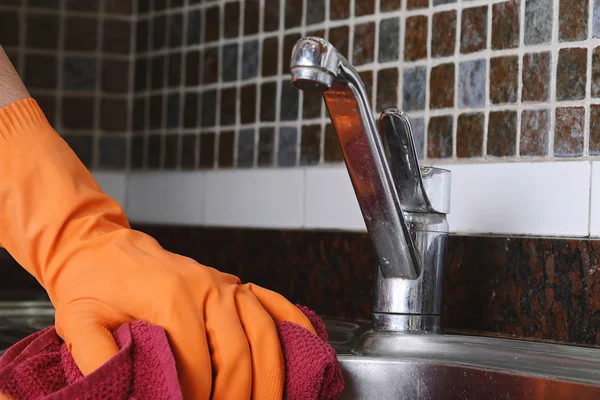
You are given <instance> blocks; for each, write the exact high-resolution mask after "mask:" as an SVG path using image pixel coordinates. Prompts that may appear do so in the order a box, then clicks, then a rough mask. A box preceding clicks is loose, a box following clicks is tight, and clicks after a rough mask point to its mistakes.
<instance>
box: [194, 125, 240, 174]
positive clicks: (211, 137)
mask: <svg viewBox="0 0 600 400" xmlns="http://www.w3.org/2000/svg"><path fill="white" fill-rule="evenodd" d="M232 148H233V145H232ZM231 159H232V161H233V155H232V157H231ZM214 164H215V133H214V132H206V133H201V134H200V168H213V167H214Z"/></svg>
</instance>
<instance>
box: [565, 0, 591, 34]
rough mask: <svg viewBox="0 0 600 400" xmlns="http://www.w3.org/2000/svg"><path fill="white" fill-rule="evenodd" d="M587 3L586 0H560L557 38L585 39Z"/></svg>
mask: <svg viewBox="0 0 600 400" xmlns="http://www.w3.org/2000/svg"><path fill="white" fill-rule="evenodd" d="M588 4H589V2H588V1H586V0H560V9H559V12H558V40H559V41H561V42H573V41H578V40H585V39H587V31H588Z"/></svg>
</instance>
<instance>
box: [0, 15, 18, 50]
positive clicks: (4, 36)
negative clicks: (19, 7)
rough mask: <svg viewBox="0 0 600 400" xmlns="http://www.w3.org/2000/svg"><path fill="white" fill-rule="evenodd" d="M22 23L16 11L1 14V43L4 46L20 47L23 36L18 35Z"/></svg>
mask: <svg viewBox="0 0 600 400" xmlns="http://www.w3.org/2000/svg"><path fill="white" fill-rule="evenodd" d="M20 25H21V21H20V19H19V13H18V12H17V11H16V10H11V11H1V12H0V41H2V45H3V46H18V45H19V43H20V42H21V40H22V38H21V35H20V34H18V32H19V30H20V29H19V28H20Z"/></svg>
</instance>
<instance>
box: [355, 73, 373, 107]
mask: <svg viewBox="0 0 600 400" xmlns="http://www.w3.org/2000/svg"><path fill="white" fill-rule="evenodd" d="M358 76H359V77H360V80H361V81H362V82H363V84H364V85H365V90H366V91H367V98H368V99H369V104H370V105H371V107H372V106H373V71H361V72H359V73H358Z"/></svg>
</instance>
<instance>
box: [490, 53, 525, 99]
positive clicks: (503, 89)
mask: <svg viewBox="0 0 600 400" xmlns="http://www.w3.org/2000/svg"><path fill="white" fill-rule="evenodd" d="M518 79H519V58H518V57H517V56H508V57H495V58H492V59H491V60H490V101H491V102H492V103H493V104H502V103H515V102H516V101H517V87H518Z"/></svg>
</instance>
